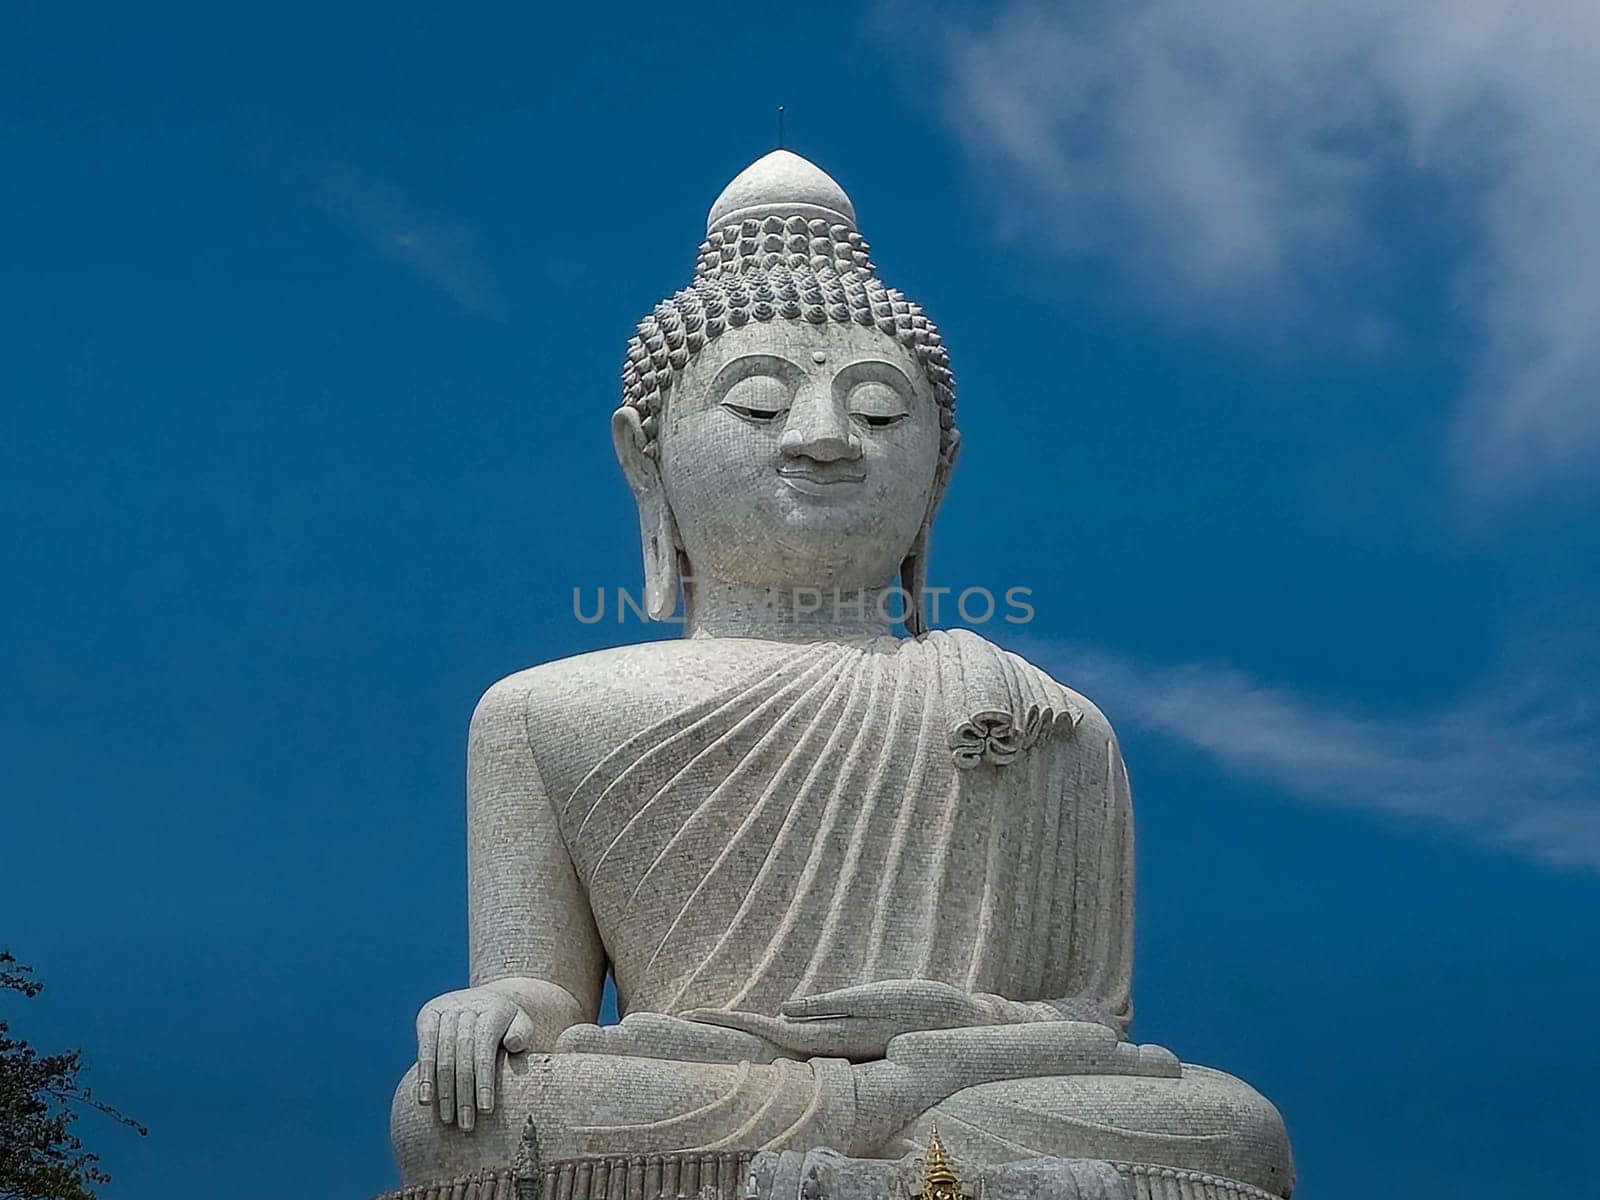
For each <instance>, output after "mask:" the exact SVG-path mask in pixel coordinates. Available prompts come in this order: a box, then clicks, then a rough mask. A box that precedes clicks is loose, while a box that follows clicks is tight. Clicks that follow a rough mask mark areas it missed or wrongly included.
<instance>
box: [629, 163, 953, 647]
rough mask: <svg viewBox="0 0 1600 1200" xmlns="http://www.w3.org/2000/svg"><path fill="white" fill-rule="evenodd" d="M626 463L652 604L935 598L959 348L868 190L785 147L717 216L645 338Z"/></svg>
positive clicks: (655, 607)
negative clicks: (908, 279)
mask: <svg viewBox="0 0 1600 1200" xmlns="http://www.w3.org/2000/svg"><path fill="white" fill-rule="evenodd" d="M622 380H623V403H622V406H621V407H620V408H618V409H617V411H616V413H615V414H614V415H613V417H612V436H613V441H614V443H615V446H616V451H617V457H618V459H619V460H620V461H621V463H622V468H623V472H624V474H625V475H626V476H627V479H628V484H629V486H630V487H631V488H632V490H633V494H634V498H635V500H636V501H637V502H638V506H639V521H640V536H641V540H642V542H643V549H644V565H645V595H646V606H647V609H648V611H649V613H650V615H651V616H652V617H655V618H656V619H658V620H660V619H664V618H666V617H667V616H670V615H671V613H672V611H673V609H674V608H675V606H676V604H677V596H678V591H679V586H680V582H681V583H683V584H684V586H685V587H686V588H687V590H688V591H689V593H690V596H689V599H690V603H691V604H692V603H693V589H694V587H695V586H697V584H698V583H700V582H704V581H708V580H709V581H716V582H719V583H725V584H731V585H735V586H739V587H748V588H755V589H767V590H783V589H800V588H806V589H816V590H819V591H822V592H834V593H844V592H855V591H858V590H868V589H874V588H883V587H886V586H889V585H892V584H893V583H894V582H895V578H896V574H897V573H898V575H899V578H900V580H901V583H902V586H903V587H904V588H905V590H906V591H907V593H908V594H909V595H910V597H911V598H912V599H911V601H910V602H909V603H908V604H907V605H906V624H907V628H908V629H909V630H910V632H912V633H919V632H921V629H922V625H921V614H920V607H921V606H920V604H918V603H917V602H916V598H917V597H918V596H919V594H920V591H921V587H922V581H923V578H924V573H925V569H926V562H927V553H928V534H929V529H930V527H931V525H932V522H933V515H934V511H935V510H936V508H937V507H938V503H939V500H940V498H941V496H942V495H943V492H944V488H945V484H946V482H947V480H948V478H949V473H950V468H951V466H952V465H953V463H954V461H955V454H956V448H957V446H958V444H959V435H958V434H957V433H956V430H955V425H954V406H955V395H954V387H953V381H952V378H951V375H950V368H949V357H948V355H947V354H946V352H945V349H944V345H943V342H942V341H941V339H940V337H939V334H938V331H937V330H936V329H935V328H934V326H933V324H932V322H930V321H929V320H928V319H927V317H926V316H924V315H923V313H922V310H921V309H920V308H919V307H918V306H917V305H915V304H913V303H911V302H910V301H908V300H907V299H906V298H905V296H903V295H902V294H901V293H900V292H898V291H894V290H892V289H889V288H886V287H884V286H883V284H882V283H881V282H879V280H878V278H877V274H876V271H875V269H874V267H873V265H872V262H871V261H870V259H869V258H868V256H867V245H866V243H865V242H864V241H863V240H862V238H861V235H860V234H859V233H858V232H857V231H856V223H855V211H854V208H853V207H852V205H851V203H850V200H849V197H847V196H846V195H845V194H844V192H843V191H842V190H841V189H840V187H839V185H838V184H837V183H835V182H834V181H833V180H832V179H831V178H829V176H827V175H826V174H824V173H823V172H822V171H821V170H819V169H818V168H817V167H816V166H814V165H813V164H811V163H809V162H807V161H806V160H805V159H803V158H800V157H799V156H798V155H795V154H791V153H789V152H788V151H786V150H777V151H774V152H773V153H771V154H769V155H767V156H766V157H765V158H762V159H760V160H759V161H757V162H756V163H755V164H753V165H752V166H750V167H749V168H747V169H746V170H745V171H744V172H742V173H741V174H740V175H739V176H738V177H737V178H736V179H734V181H733V182H732V183H730V184H729V185H728V187H727V188H726V189H725V190H724V191H723V193H722V195H721V196H719V197H718V198H717V201H716V203H715V204H714V205H712V208H711V214H710V217H709V219H708V222H707V233H706V240H705V241H704V242H702V243H701V246H700V257H699V261H698V263H697V265H696V269H695V279H694V282H693V284H691V285H690V286H689V287H687V288H685V289H684V290H682V291H680V292H678V293H677V294H676V295H674V296H673V297H672V298H671V299H669V300H665V301H663V302H662V303H661V304H658V305H657V306H656V308H655V311H654V312H652V313H651V314H650V316H648V317H646V318H645V319H644V320H643V321H642V322H641V323H640V324H639V327H638V331H637V332H636V333H635V335H634V336H633V338H632V339H631V340H630V341H629V343H628V358H627V363H626V364H625V366H624V367H623V373H622Z"/></svg>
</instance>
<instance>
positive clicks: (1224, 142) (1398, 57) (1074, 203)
mask: <svg viewBox="0 0 1600 1200" xmlns="http://www.w3.org/2000/svg"><path fill="white" fill-rule="evenodd" d="M942 55H943V67H944V70H945V71H946V73H947V76H948V81H949V84H950V87H949V93H950V96H951V103H950V113H951V122H952V125H953V127H954V128H955V129H956V130H957V131H958V132H959V134H960V136H962V137H963V139H964V140H965V141H966V143H967V145H968V146H969V147H970V150H971V152H972V154H973V155H974V156H975V158H977V159H978V160H979V161H980V162H981V163H982V164H983V166H984V167H985V168H986V169H987V170H988V171H989V172H991V174H990V175H989V176H988V177H989V178H992V179H996V180H997V181H998V186H996V187H995V188H994V191H995V193H996V195H997V196H1000V197H1004V199H1002V200H1001V201H1000V204H1001V210H1002V217H1003V219H1004V220H1005V221H1007V222H1013V223H1019V224H1020V223H1022V222H1026V226H1027V230H1028V233H1029V235H1030V236H1033V237H1038V236H1040V235H1041V234H1042V235H1044V236H1045V237H1046V238H1047V239H1048V240H1050V241H1053V243H1054V245H1055V246H1056V247H1058V248H1059V249H1062V250H1065V251H1067V252H1069V253H1070V252H1083V253H1095V254H1104V255H1108V256H1110V257H1112V258H1113V259H1114V260H1116V261H1117V262H1118V263H1119V264H1120V265H1121V266H1122V267H1124V268H1125V269H1126V270H1127V271H1128V272H1130V274H1131V276H1132V277H1133V278H1134V279H1136V280H1137V281H1138V283H1139V284H1140V285H1141V286H1142V291H1143V292H1144V293H1145V294H1147V295H1150V296H1152V297H1154V298H1155V299H1156V300H1157V302H1159V303H1163V304H1173V305H1176V306H1178V308H1179V309H1181V310H1182V311H1184V312H1185V314H1186V315H1193V314H1201V315H1205V316H1210V315H1214V314H1217V313H1232V314H1236V315H1238V316H1239V317H1241V318H1242V319H1244V320H1245V321H1248V322H1250V323H1251V325H1252V328H1253V329H1254V330H1256V331H1259V327H1260V324H1261V322H1262V320H1263V319H1278V320H1280V321H1281V318H1282V315H1283V314H1284V313H1290V314H1299V316H1300V317H1302V318H1306V319H1315V320H1316V321H1318V322H1319V323H1320V322H1327V321H1329V320H1331V319H1335V318H1340V317H1342V318H1343V320H1344V321H1345V322H1346V323H1347V324H1349V325H1350V326H1351V327H1355V326H1356V325H1359V324H1360V317H1361V314H1360V313H1359V304H1358V303H1356V297H1358V296H1359V294H1360V291H1361V289H1362V278H1363V276H1362V272H1363V271H1364V270H1370V269H1371V264H1372V263H1373V262H1374V261H1375V260H1376V259H1378V258H1380V257H1381V256H1384V255H1393V254H1403V253H1404V252H1405V250H1406V247H1405V246H1404V245H1402V244H1397V243H1396V239H1395V238H1394V236H1393V234H1392V232H1391V231H1389V230H1387V229H1386V228H1384V226H1383V217H1382V215H1381V213H1382V205H1381V204H1380V203H1377V202H1376V201H1377V199H1378V196H1379V194H1380V192H1381V190H1382V189H1383V188H1385V187H1386V186H1388V185H1391V184H1393V183H1395V182H1397V181H1405V180H1407V179H1410V180H1418V181H1420V180H1426V181H1427V182H1428V183H1429V185H1430V186H1431V187H1433V188H1434V189H1435V192H1436V194H1437V195H1438V197H1439V203H1440V205H1441V219H1442V220H1444V219H1448V220H1450V221H1452V222H1454V223H1457V224H1458V225H1459V228H1460V229H1461V230H1463V231H1464V232H1465V235H1466V239H1467V240H1468V241H1469V242H1470V248H1469V249H1468V250H1467V251H1466V254H1465V259H1466V261H1465V263H1464V265H1463V266H1462V267H1461V273H1460V276H1459V278H1458V279H1457V280H1456V281H1455V282H1456V286H1457V288H1458V291H1459V295H1460V297H1461V302H1462V308H1463V311H1464V312H1465V313H1466V314H1467V315H1468V317H1469V319H1470V320H1471V321H1472V322H1473V324H1474V325H1475V326H1477V327H1478V328H1479V329H1480V330H1481V337H1480V338H1479V339H1478V340H1479V342H1480V348H1479V349H1478V350H1477V351H1476V352H1475V359H1474V361H1473V362H1472V363H1471V364H1470V367H1469V371H1470V376H1471V383H1470V390H1469V392H1468V394H1467V395H1465V396H1464V397H1463V398H1462V399H1461V402H1460V404H1459V406H1458V413H1457V421H1456V427H1455V450H1456V453H1457V454H1458V456H1459V461H1460V463H1461V465H1462V467H1463V472H1462V475H1463V478H1464V480H1465V481H1466V482H1467V483H1468V484H1469V485H1470V486H1472V487H1473V488H1476V489H1480V490H1484V489H1487V490H1492V491H1494V492H1497V493H1500V494H1505V493H1508V492H1514V491H1516V490H1518V489H1521V488H1525V487H1527V486H1529V485H1530V484H1532V483H1537V482H1539V481H1542V480H1543V479H1546V478H1548V477H1550V476H1552V475H1557V474H1570V473H1575V472H1576V471H1578V470H1579V469H1580V468H1581V467H1582V466H1583V465H1584V464H1586V463H1587V462H1588V461H1589V459H1590V458H1591V457H1592V456H1593V454H1594V453H1595V452H1596V450H1600V336H1596V330H1597V329H1600V253H1596V232H1595V214H1596V213H1597V212H1600V153H1596V146H1597V145H1600V6H1597V5H1595V4H1594V3H1593V2H1592V0H1544V2H1543V3H1540V4H1536V5H1519V4H1516V3H1513V0H1407V2H1405V3H1394V2H1392V0H1297V2H1295V3H1283V2H1282V0H1208V2H1207V3H1203V4H1196V3H1191V2H1190V0H1130V2H1129V3H1110V2H1107V3H1104V4H1093V3H1086V4H1064V3H1059V4H1048V5H1047V4H1039V3H1032V2H1029V0H1013V2H1012V3H1010V4H1007V5H1003V6H1002V7H1001V8H1000V9H999V10H998V11H997V12H995V13H994V15H993V16H992V19H990V20H989V21H988V22H987V23H986V24H985V25H984V26H983V27H981V28H979V29H967V30H963V31H961V33H960V34H959V35H955V34H952V35H951V36H950V37H948V38H947V40H946V41H945V43H944V46H943V52H942ZM1363 259H1364V260H1365V262H1366V266H1362V265H1361V264H1362V260H1363ZM1335 296H1337V297H1338V300H1339V302H1340V303H1342V304H1343V306H1344V308H1345V309H1346V311H1344V312H1342V313H1341V312H1338V311H1336V310H1337V309H1338V308H1339V307H1340V304H1336V303H1333V302H1331V298H1332V297H1335Z"/></svg>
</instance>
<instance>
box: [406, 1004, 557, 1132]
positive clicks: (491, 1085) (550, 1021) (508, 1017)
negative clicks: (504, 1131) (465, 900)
mask: <svg viewBox="0 0 1600 1200" xmlns="http://www.w3.org/2000/svg"><path fill="white" fill-rule="evenodd" d="M582 1018H583V1012H582V1009H581V1008H579V1006H578V1002H577V1001H576V1000H574V999H573V998H572V996H571V995H570V994H568V992H567V991H566V990H565V989H564V988H562V987H560V986H558V985H556V984H553V983H549V982H546V981H545V980H540V979H502V980H497V981H495V982H493V983H487V984H484V985H483V986H481V987H473V988H463V989H462V990H460V991H458V992H446V993H445V994H444V995H442V996H439V997H437V998H435V999H433V1000H430V1001H428V1003H426V1004H424V1005H423V1006H422V1011H421V1012H419V1013H418V1014H417V1103H418V1104H422V1105H428V1104H436V1105H437V1106H438V1112H439V1120H440V1121H442V1122H444V1123H445V1124H446V1125H449V1124H451V1123H458V1124H459V1125H460V1126H461V1129H462V1131H463V1132H470V1131H471V1129H472V1127H473V1126H474V1125H475V1124H476V1123H477V1114H478V1113H480V1112H485V1113H486V1112H493V1111H494V1100H495V1083H496V1074H497V1068H498V1066H499V1058H500V1050H501V1048H502V1047H504V1048H505V1050H506V1051H507V1052H508V1053H510V1054H521V1053H523V1052H524V1051H526V1050H549V1049H550V1048H551V1047H553V1046H554V1045H555V1040H556V1038H557V1037H558V1036H560V1034H561V1031H562V1030H563V1029H566V1028H567V1027H568V1026H569V1025H572V1024H574V1023H576V1022H577V1021H580V1020H582Z"/></svg>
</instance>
